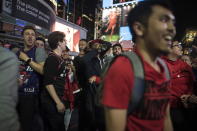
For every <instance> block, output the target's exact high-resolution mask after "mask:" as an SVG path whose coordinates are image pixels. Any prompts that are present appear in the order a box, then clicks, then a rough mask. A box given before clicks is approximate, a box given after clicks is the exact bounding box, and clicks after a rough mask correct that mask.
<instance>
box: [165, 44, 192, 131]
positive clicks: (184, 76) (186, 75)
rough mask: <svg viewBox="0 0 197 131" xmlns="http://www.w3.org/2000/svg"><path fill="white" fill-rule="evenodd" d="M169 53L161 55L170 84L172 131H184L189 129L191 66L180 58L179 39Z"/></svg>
mask: <svg viewBox="0 0 197 131" xmlns="http://www.w3.org/2000/svg"><path fill="white" fill-rule="evenodd" d="M171 50H172V51H171V53H170V54H169V55H168V57H163V59H164V61H165V62H166V64H167V65H168V68H169V71H170V75H171V84H170V86H169V89H170V93H171V103H170V104H171V105H170V107H171V109H170V113H171V118H172V123H173V127H174V131H185V130H187V129H190V126H189V124H190V123H189V122H190V118H189V113H188V111H189V109H187V107H188V97H189V96H190V95H191V94H193V86H194V75H193V72H192V68H191V66H189V65H188V64H187V63H185V62H184V61H182V60H181V56H182V54H183V52H182V46H181V43H180V42H179V41H173V43H172V45H171Z"/></svg>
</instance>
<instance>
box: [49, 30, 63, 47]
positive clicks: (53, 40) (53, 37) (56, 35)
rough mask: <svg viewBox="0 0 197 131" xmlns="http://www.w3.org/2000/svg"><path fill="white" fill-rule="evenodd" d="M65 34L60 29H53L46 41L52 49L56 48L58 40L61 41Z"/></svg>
mask: <svg viewBox="0 0 197 131" xmlns="http://www.w3.org/2000/svg"><path fill="white" fill-rule="evenodd" d="M64 37H65V34H64V33H63V32H60V31H54V32H52V33H51V34H49V36H48V43H49V46H50V48H51V49H52V50H54V49H56V48H57V46H58V42H63V40H64Z"/></svg>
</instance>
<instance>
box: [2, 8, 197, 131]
mask: <svg viewBox="0 0 197 131" xmlns="http://www.w3.org/2000/svg"><path fill="white" fill-rule="evenodd" d="M139 6H140V5H139ZM145 6H147V5H146V4H145ZM137 8H140V7H137ZM150 8H153V10H154V11H155V10H159V11H163V13H166V12H167V13H166V14H167V15H166V17H168V18H166V17H165V18H163V17H162V18H161V19H162V22H164V23H165V22H166V23H168V24H167V25H168V26H169V27H168V29H166V30H167V31H166V32H167V33H166V34H167V35H166V34H165V33H164V36H163V37H164V41H167V42H169V43H171V44H170V45H168V46H165V45H164V46H163V45H162V44H161V45H158V46H156V45H154V44H153V45H152V46H151V45H149V46H144V45H148V44H149V43H148V42H147V41H149V40H150V39H151V40H150V41H151V42H152V43H154V42H153V40H152V39H154V38H153V37H158V38H159V36H153V35H154V33H153V32H151V31H150V30H148V29H146V28H148V27H144V26H142V25H141V23H143V22H141V21H140V18H136V21H140V22H141V23H140V22H139V23H136V22H133V21H132V20H130V21H129V20H128V21H129V22H130V23H131V27H130V28H133V31H134V32H135V36H134V38H136V39H135V40H134V42H135V43H143V42H142V41H146V42H144V43H143V44H136V45H137V46H135V47H134V49H133V50H132V52H136V54H138V55H139V56H140V57H142V58H141V59H142V61H143V64H144V67H145V76H146V77H145V80H146V82H147V83H148V86H150V87H151V86H152V87H151V88H154V87H157V86H158V87H160V88H159V89H160V90H157V89H148V88H147V89H146V94H145V98H144V99H148V100H149V99H151V100H154V102H155V101H157V100H158V101H159V100H161V101H162V103H160V104H161V108H162V109H160V107H156V109H158V112H159V111H161V112H159V113H160V114H159V113H158V114H159V115H157V113H155V116H148V115H149V114H148V113H147V116H143V113H142V111H144V110H142V109H144V108H145V107H144V106H146V105H148V104H147V103H148V102H151V101H143V103H141V104H140V105H139V107H142V108H141V109H140V108H139V107H138V108H137V109H136V111H135V112H134V114H132V115H131V116H130V115H128V118H127V119H128V120H124V119H126V116H127V115H126V111H127V106H125V105H128V102H126V103H125V102H124V101H121V100H120V99H118V97H120V98H121V99H122V100H125V99H127V98H126V97H127V96H130V95H128V94H127V92H130V90H129V89H126V88H127V86H128V87H129V86H130V84H132V82H130V81H129V80H130V79H133V78H134V77H133V76H131V75H128V74H129V73H128V72H132V73H133V71H132V70H131V69H130V62H129V61H128V59H126V58H124V56H122V55H123V54H124V53H125V52H130V51H124V49H123V47H122V45H121V44H120V43H118V42H117V43H115V44H112V43H110V42H107V41H104V40H101V39H95V40H90V41H87V40H86V39H81V40H80V41H79V53H78V55H77V56H72V54H71V51H70V49H69V48H68V47H67V45H66V44H67V43H66V37H65V36H66V34H64V33H63V32H60V31H55V32H52V33H50V34H49V36H48V37H47V38H42V37H37V36H36V30H35V29H34V28H33V27H32V26H25V27H24V29H23V31H22V36H23V38H24V45H23V47H22V48H19V47H10V50H11V51H12V52H13V53H11V52H9V51H8V48H7V49H4V48H3V47H0V55H1V57H0V81H1V82H0V104H1V103H3V104H2V105H0V108H2V107H3V108H2V109H0V121H1V120H3V121H2V123H1V124H0V125H1V126H0V130H2V131H67V130H70V128H69V123H70V120H71V117H72V114H73V111H74V110H75V109H77V111H78V122H77V125H78V130H79V131H105V130H106V129H107V130H110V129H114V131H115V128H117V129H118V128H120V126H118V124H120V125H121V124H122V123H121V121H118V120H123V121H124V122H125V121H126V122H125V123H127V124H126V128H127V129H139V130H143V129H144V130H148V129H152V130H154V129H158V130H159V129H162V128H163V127H165V124H161V123H162V122H164V119H165V116H168V115H166V114H165V113H164V112H166V110H168V107H169V114H170V115H169V116H170V117H171V121H172V125H173V126H172V127H173V128H174V130H175V131H182V130H183V131H185V130H196V129H197V127H196V126H195V121H196V120H197V111H196V109H197V108H196V104H197V96H196V95H197V94H196V93H197V92H196V79H197V53H196V52H197V50H196V49H197V43H193V47H191V48H192V49H193V51H192V52H191V51H189V50H188V51H185V52H183V44H182V43H181V42H179V41H177V40H173V38H171V37H174V35H175V29H174V25H173V23H172V21H173V20H174V17H173V16H172V14H171V12H170V10H169V9H168V8H167V7H166V6H163V5H162V4H155V5H153V6H150ZM134 11H136V12H138V13H139V10H134ZM143 11H144V10H143ZM143 11H142V12H141V13H143ZM154 11H153V12H152V13H153V14H154V13H155V12H154ZM136 12H135V13H136ZM145 12H146V11H145ZM144 14H145V13H144ZM155 14H156V13H155ZM155 14H154V15H155ZM161 14H162V13H161ZM132 15H134V14H131V16H132ZM156 15H158V14H156ZM156 15H155V16H156ZM131 16H129V17H131ZM133 17H137V16H133ZM133 17H132V18H133ZM149 17H150V16H149ZM151 18H152V17H151ZM151 18H150V20H152V19H153V18H152V19H151ZM155 19H156V18H155ZM171 19H172V20H171ZM143 20H144V19H143ZM132 22H133V23H134V24H133V23H132ZM152 22H153V23H154V22H155V21H152ZM145 23H146V22H145ZM132 24H133V25H134V26H133V25H132ZM143 24H144V23H143ZM146 24H147V23H146ZM157 24H158V23H157ZM151 25H152V24H150V23H149V26H151ZM156 27H157V26H155V27H153V26H152V29H153V30H157V29H156ZM144 28H145V29H146V30H147V31H149V33H150V34H151V33H152V34H151V35H152V36H149V35H147V33H146V31H144V30H145V29H144ZM158 28H159V27H158ZM143 31H144V32H145V33H144V32H143ZM143 33H144V34H143ZM148 37H149V38H150V39H148ZM169 37H170V38H169ZM46 39H47V41H46ZM136 40H137V41H136ZM150 41H149V42H150ZM155 41H157V39H156V40H155ZM151 42H150V43H151ZM158 42H159V41H158ZM145 43H147V44H145ZM155 43H157V42H155ZM0 45H1V46H3V44H0ZM150 46H151V47H150ZM5 48H6V47H5ZM141 50H145V53H144V52H141ZM147 50H148V51H147ZM168 50H170V52H168ZM157 51H160V52H159V53H158V52H157ZM147 52H148V53H147ZM150 52H151V53H150ZM152 52H154V53H152ZM161 52H162V53H161ZM167 52H168V53H167ZM146 53H147V54H151V55H152V56H154V55H156V57H155V56H154V57H153V58H154V59H156V58H157V57H160V58H161V59H162V60H163V61H164V62H165V63H166V65H167V67H168V70H169V74H170V82H169V83H168V82H166V79H165V78H164V75H163V74H162V72H163V67H162V66H161V63H159V62H157V64H158V65H157V64H156V65H154V64H155V63H152V64H153V65H151V64H150V63H151V62H150V63H148V62H145V61H148V60H149V59H148V60H147V57H146V56H147V55H144V54H146ZM4 54H6V55H4ZM14 54H15V55H14ZM113 60H114V61H115V62H114V61H113ZM112 61H113V62H114V63H112V66H111V68H110V69H109V72H108V74H107V75H106V76H105V79H104V80H103V78H101V73H102V69H103V68H104V67H105V66H106V64H107V63H110V62H112ZM150 61H151V60H150ZM7 62H8V63H7ZM9 62H10V63H9ZM4 64H6V66H5V65H4ZM133 64H135V63H133ZM151 66H153V67H155V68H154V69H152V67H151ZM17 72H18V73H17ZM147 72H148V73H147ZM158 72H160V73H159V74H157V73H158ZM127 73H128V74H127ZM117 74H118V75H117ZM113 76H114V77H115V79H114V78H113ZM123 77H124V78H123ZM127 77H128V79H127ZM153 78H154V79H153ZM122 79H123V80H122ZM121 80H122V81H121ZM128 81H129V82H128ZM132 81H134V80H132ZM101 82H104V91H103V92H104V95H103V98H102V102H101V103H102V104H103V105H104V107H105V108H103V106H98V105H97V104H96V102H95V95H96V93H97V90H96V89H97V88H100V87H99V86H100V83H101ZM121 82H122V83H121ZM112 83H113V84H112ZM117 83H118V85H116V84H117ZM109 85H111V86H112V87H110V86H109ZM118 86H119V87H118ZM121 86H123V87H124V88H125V90H119V89H117V88H122V87H121ZM2 87H4V88H2ZM113 87H114V89H111V88H113ZM116 87H117V88H116ZM163 87H168V89H169V90H170V95H169V94H168V93H167V91H166V89H163ZM16 89H17V90H16ZM118 91H120V92H118ZM115 92H118V93H115ZM125 92H126V93H125ZM147 92H148V93H150V92H151V93H152V94H154V92H157V93H158V94H157V95H159V93H163V94H165V95H163V94H162V95H161V96H156V95H155V94H154V98H153V97H151V98H148V97H149V96H148V95H152V94H151V93H150V94H148V93H147ZM112 93H114V94H120V95H121V96H115V95H113V94H112ZM124 93H125V94H124ZM6 95H7V96H6ZM9 97H10V98H9ZM110 97H111V98H110ZM115 97H116V98H117V99H116V98H115ZM164 98H165V99H164ZM128 99H129V98H128ZM3 100H6V101H7V103H4V102H1V101H3ZM116 100H117V101H118V102H119V103H122V104H118V102H117V103H116V102H115V101H116ZM146 102H147V103H146ZM154 102H153V103H154ZM155 103H156V102H155ZM155 103H154V104H155ZM169 103H170V104H169ZM6 104H10V107H9V106H7V105H6ZM155 105H156V104H155ZM158 105H159V103H158ZM169 105H170V106H169ZM15 107H16V110H14V109H15ZM147 108H149V107H148V106H147ZM113 109H114V110H113ZM121 109H124V110H123V111H125V112H120V110H121ZM145 109H146V108H145ZM151 109H152V107H150V109H147V111H151ZM114 111H116V113H117V116H114V114H113V113H114ZM152 111H153V112H157V110H154V109H153V110H152ZM145 113H146V111H145ZM104 114H105V115H106V116H105V115H104ZM152 115H154V113H153V114H152ZM1 116H2V118H1ZM104 116H105V118H104ZM122 116H125V117H123V118H122ZM3 117H4V118H3ZM118 118H120V119H118ZM149 118H151V120H152V121H151V120H150V119H149ZM105 119H107V120H106V123H105ZM114 119H116V121H114ZM143 120H144V121H146V122H144V121H143ZM149 120H150V121H151V122H149ZM130 121H134V122H136V123H137V124H136V123H135V124H136V125H135V124H134V125H132V124H131V123H129V122H130ZM153 121H154V122H155V123H156V124H161V125H162V126H161V127H160V126H158V127H155V128H153V127H151V124H153V123H152V122H153ZM113 122H114V123H116V122H117V123H118V124H114V123H113ZM125 123H124V125H125ZM128 123H129V124H131V125H132V126H130V125H129V124H128ZM139 123H140V124H139ZM141 123H143V124H144V123H145V124H144V127H143V124H141ZM155 123H154V124H155ZM168 124H169V123H168ZM137 125H138V126H139V127H140V128H139V127H138V126H137ZM149 126H150V127H149ZM154 126H155V125H154ZM167 127H168V128H167V129H169V130H171V127H170V126H169V125H168V126H167Z"/></svg>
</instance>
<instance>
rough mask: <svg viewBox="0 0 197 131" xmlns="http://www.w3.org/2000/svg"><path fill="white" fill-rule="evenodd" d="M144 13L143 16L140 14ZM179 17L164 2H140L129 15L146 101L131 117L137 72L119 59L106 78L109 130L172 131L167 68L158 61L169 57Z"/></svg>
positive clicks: (104, 94) (150, 0) (127, 60)
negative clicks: (143, 76) (165, 70)
mask: <svg viewBox="0 0 197 131" xmlns="http://www.w3.org/2000/svg"><path fill="white" fill-rule="evenodd" d="M139 14H140V15H139ZM174 20H175V17H174V15H173V14H172V12H171V10H170V8H169V6H168V4H167V3H165V2H164V1H162V0H160V1H159V0H147V1H142V2H139V3H138V5H137V6H135V8H134V9H132V10H131V12H130V13H129V15H128V24H129V27H130V30H131V32H132V35H133V40H134V42H135V43H136V46H137V47H136V48H137V49H136V54H137V55H138V56H139V57H140V58H141V60H142V63H143V66H144V71H145V81H146V90H145V93H144V96H143V99H142V101H141V102H140V103H139V105H138V108H136V109H135V110H134V111H133V112H132V113H131V114H129V115H128V116H127V109H128V105H129V102H130V96H131V93H132V88H133V87H134V82H135V81H134V73H133V69H132V68H131V66H132V65H131V64H130V61H129V59H128V58H126V57H124V56H120V57H118V58H116V60H115V61H114V63H113V64H112V65H111V67H110V68H109V70H108V72H107V74H106V76H105V77H104V79H103V82H104V87H103V97H102V104H103V105H104V107H105V118H106V129H107V131H123V130H127V131H164V130H165V131H172V130H173V128H172V124H171V119H170V113H169V99H170V93H169V91H168V88H167V86H168V85H169V81H167V79H166V77H165V73H164V67H163V66H162V65H161V63H159V62H158V61H157V57H158V56H160V55H166V54H168V53H169V52H170V51H169V48H168V45H170V44H171V43H172V42H171V41H172V39H173V37H174V36H175V32H176V31H175V26H174Z"/></svg>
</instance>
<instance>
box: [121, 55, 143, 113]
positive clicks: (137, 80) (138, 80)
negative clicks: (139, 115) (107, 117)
mask: <svg viewBox="0 0 197 131" xmlns="http://www.w3.org/2000/svg"><path fill="white" fill-rule="evenodd" d="M123 56H126V57H127V58H128V59H129V60H130V62H131V66H132V69H133V71H134V86H133V89H132V94H131V96H130V102H129V106H128V110H127V115H129V114H131V113H132V112H133V111H134V110H135V109H136V108H137V107H138V105H139V103H140V101H141V100H142V98H143V96H144V92H145V88H146V84H145V80H144V67H143V64H142V62H141V59H140V57H139V56H138V55H136V53H135V52H125V53H123Z"/></svg>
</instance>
